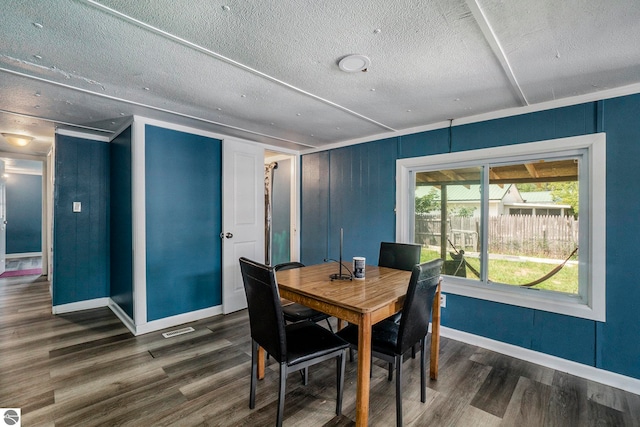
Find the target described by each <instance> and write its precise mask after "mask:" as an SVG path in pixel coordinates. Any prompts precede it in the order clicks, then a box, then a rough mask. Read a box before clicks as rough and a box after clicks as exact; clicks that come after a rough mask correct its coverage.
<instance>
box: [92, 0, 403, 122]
mask: <svg viewBox="0 0 640 427" xmlns="http://www.w3.org/2000/svg"><path fill="white" fill-rule="evenodd" d="M82 1H83V2H84V3H88V4H90V5H92V6H94V7H95V8H96V9H100V10H102V11H104V12H106V13H108V14H110V15H113V16H116V17H118V18H120V19H122V20H124V21H126V22H129V23H131V24H134V25H136V26H138V27H141V28H144V29H145V30H147V31H150V32H152V33H154V34H157V35H159V36H161V37H164V38H166V39H169V40H171V41H174V42H176V43H178V44H181V45H182V46H185V47H187V48H189V49H193V50H195V51H198V52H200V53H203V54H205V55H207V56H210V57H212V58H215V59H217V60H219V61H222V62H225V63H227V64H229V65H232V66H234V67H237V68H239V69H241V70H244V71H247V72H249V73H252V74H254V75H256V76H259V77H262V78H263V79H265V80H269V81H270V82H272V83H276V84H278V85H280V86H283V87H286V88H288V89H291V90H293V91H294V92H297V93H299V94H301V95H305V96H308V97H309V98H312V99H315V100H316V101H320V102H322V103H324V104H326V105H329V106H331V107H334V108H337V109H338V110H341V111H343V112H345V113H347V114H350V115H352V116H354V117H357V118H359V119H362V120H364V121H367V122H369V123H371V124H374V125H376V126H379V127H381V128H383V129H386V130H388V131H392V132H397V130H396V129H394V128H392V127H390V126H387V125H385V124H384V123H380V122H378V121H376V120H374V119H372V118H370V117H367V116H364V115H362V114H360V113H357V112H355V111H353V110H350V109H348V108H347V107H343V106H342V105H340V104H336V103H335V102H332V101H329V100H328V99H325V98H322V97H320V96H318V95H314V94H313V93H311V92H307V91H306V90H303V89H300V88H299V87H296V86H294V85H292V84H289V83H287V82H285V81H282V80H279V79H277V78H275V77H273V76H270V75H269V74H266V73H263V72H262V71H258V70H256V69H255V68H251V67H249V66H247V65H244V64H242V63H240V62H238V61H234V60H233V59H231V58H227V57H226V56H224V55H221V54H219V53H217V52H214V51H212V50H210V49H207V48H206V47H203V46H200V45H198V44H196V43H193V42H190V41H189V40H186V39H183V38H182V37H179V36H176V35H174V34H171V33H169V32H167V31H164V30H161V29H160V28H156V27H154V26H153V25H150V24H147V23H146V22H143V21H140V20H138V19H135V18H133V17H131V16H128V15H125V14H124V13H122V12H119V11H117V10H115V9H111V8H110V7H107V6H105V5H103V4H101V3H99V2H97V1H95V0H82Z"/></svg>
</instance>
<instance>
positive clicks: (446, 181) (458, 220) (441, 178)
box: [414, 166, 483, 280]
mask: <svg viewBox="0 0 640 427" xmlns="http://www.w3.org/2000/svg"><path fill="white" fill-rule="evenodd" d="M482 169H483V168H482V167H478V166H474V167H469V168H461V169H449V170H437V171H424V172H417V173H416V182H415V188H416V193H415V218H414V229H415V237H414V239H415V240H414V241H415V242H416V243H419V244H421V245H422V246H423V249H422V260H423V261H426V260H430V259H435V258H442V259H444V260H445V264H444V266H443V274H447V275H451V276H460V277H466V278H469V279H474V280H480V264H481V263H480V244H481V239H480V235H481V234H480V233H481V224H482V220H481V200H482V199H481V172H482Z"/></svg>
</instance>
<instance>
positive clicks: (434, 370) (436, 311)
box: [429, 281, 442, 380]
mask: <svg viewBox="0 0 640 427" xmlns="http://www.w3.org/2000/svg"><path fill="white" fill-rule="evenodd" d="M441 284H442V281H440V283H438V290H437V291H436V296H435V301H433V310H432V314H431V357H430V360H429V375H430V377H431V379H432V380H437V379H438V358H439V357H440V285H441Z"/></svg>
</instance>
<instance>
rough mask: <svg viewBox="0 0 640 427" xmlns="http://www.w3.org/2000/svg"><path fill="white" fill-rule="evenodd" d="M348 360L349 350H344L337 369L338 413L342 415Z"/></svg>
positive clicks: (337, 363) (338, 360)
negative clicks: (345, 370) (345, 371)
mask: <svg viewBox="0 0 640 427" xmlns="http://www.w3.org/2000/svg"><path fill="white" fill-rule="evenodd" d="M346 362H347V352H346V351H343V352H342V354H340V356H338V359H337V360H336V369H337V371H338V372H337V377H338V384H337V389H338V395H337V396H336V415H342V394H343V391H344V368H345V365H346Z"/></svg>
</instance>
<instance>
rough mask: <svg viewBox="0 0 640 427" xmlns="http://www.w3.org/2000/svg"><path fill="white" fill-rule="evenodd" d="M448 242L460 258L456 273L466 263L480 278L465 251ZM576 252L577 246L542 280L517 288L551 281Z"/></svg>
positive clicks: (541, 278)
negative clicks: (465, 255)
mask: <svg viewBox="0 0 640 427" xmlns="http://www.w3.org/2000/svg"><path fill="white" fill-rule="evenodd" d="M447 240H448V241H449V244H450V245H451V247H452V248H453V250H454V251H455V252H456V255H458V257H455V259H456V260H457V259H458V258H459V259H460V265H459V266H458V268H457V269H456V272H457V271H458V270H459V269H460V267H461V266H462V263H464V264H465V266H466V267H467V268H468V269H469V270H471V272H472V273H473V274H474V275H475V276H476V277H478V278H480V273H479V272H478V270H476V269H475V268H473V266H472V265H471V264H469V263H468V262H467V260H466V259H465V257H464V251H463V250H460V251H458V250H457V249H456V247H455V246H454V245H453V243H451V240H450V239H447ZM576 252H578V247H577V246H576V248H575V249H574V250H573V252H571V254H569V256H568V257H567V258H566V259H565V260H564V261H562V263H560V264H558V265H556V266H555V267H554V268H553V270H551V271H550V272H548V273H547V274H545V275H544V276H542V277H540V278H538V279H536V280H534V281H532V282H529V283H524V284H522V285H516V286H520V287H523V288H530V287H532V286H536V285H539V284H540V283H542V282H544V281H545V280H548V279H550V278H551V277H553V276H554V275H555V274H556V273H558V272H559V271H560V270H562V267H564V266H565V265H566V264H567V262H568V261H569V260H570V259H571V257H572V256H573V255H575V253H576ZM451 255H453V254H451ZM454 275H455V274H454ZM489 282H491V281H490V280H489Z"/></svg>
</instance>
